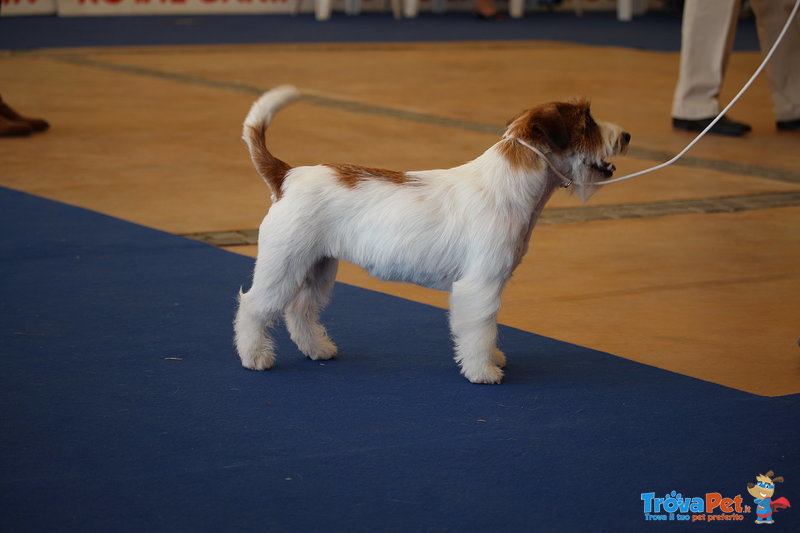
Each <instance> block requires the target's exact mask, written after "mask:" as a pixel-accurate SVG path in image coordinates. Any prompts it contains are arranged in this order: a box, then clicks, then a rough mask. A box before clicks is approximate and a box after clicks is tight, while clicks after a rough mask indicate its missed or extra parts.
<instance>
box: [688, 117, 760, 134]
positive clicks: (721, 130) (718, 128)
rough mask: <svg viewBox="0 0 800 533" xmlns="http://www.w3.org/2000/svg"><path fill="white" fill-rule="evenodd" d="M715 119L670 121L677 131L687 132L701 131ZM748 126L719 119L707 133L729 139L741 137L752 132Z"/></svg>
mask: <svg viewBox="0 0 800 533" xmlns="http://www.w3.org/2000/svg"><path fill="white" fill-rule="evenodd" d="M715 118H716V117H711V118H701V119H697V120H686V119H682V118H673V119H672V127H673V128H675V129H678V130H687V131H703V130H704V129H706V128H707V127H708V125H709V124H711V122H713V121H714V119H715ZM752 129H753V128H751V127H750V126H748V125H747V124H744V123H742V122H736V121H735V120H731V119H729V118H728V117H722V118H721V119H719V122H717V123H716V124H714V127H713V128H711V129H710V130H709V131H708V133H714V134H716V135H727V136H729V137H741V136H742V135H744V134H745V133H747V132H749V131H750V130H752Z"/></svg>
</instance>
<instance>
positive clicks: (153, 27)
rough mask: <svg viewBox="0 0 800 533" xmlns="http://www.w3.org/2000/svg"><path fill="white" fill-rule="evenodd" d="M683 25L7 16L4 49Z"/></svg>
mask: <svg viewBox="0 0 800 533" xmlns="http://www.w3.org/2000/svg"><path fill="white" fill-rule="evenodd" d="M680 39H681V20H680V18H679V17H671V16H667V15H664V14H659V13H653V14H648V15H645V16H642V17H636V18H635V19H634V20H633V21H631V22H620V21H618V20H617V19H616V14H615V13H611V12H599V13H591V12H590V13H586V15H585V16H584V17H581V18H578V17H576V16H575V15H574V14H572V13H529V14H528V15H527V16H526V17H525V18H523V19H518V20H513V19H512V20H505V21H502V22H498V23H491V22H490V23H487V22H485V21H481V20H477V19H475V18H474V17H472V15H470V14H469V13H446V14H439V15H437V14H422V15H421V16H420V17H419V18H416V19H405V20H395V19H393V18H392V16H391V15H389V14H386V13H364V14H362V15H359V16H357V17H348V16H344V15H342V14H335V15H334V17H333V18H332V19H331V20H329V21H326V22H317V21H316V20H314V18H313V17H312V16H311V15H299V16H290V15H224V16H219V15H194V16H164V17H162V16H133V17H6V18H0V49H7V50H28V49H35V48H59V47H82V46H141V45H184V44H248V43H343V42H345V43H350V42H355V43H369V42H442V41H515V40H522V41H545V40H551V41H565V42H572V43H580V44H589V45H603V46H622V47H628V48H641V49H645V50H659V51H678V50H679V49H680ZM734 46H735V49H736V50H758V49H759V48H758V38H757V36H756V30H755V24H754V22H753V21H752V20H745V21H742V22H741V23H740V24H739V29H738V30H737V33H736V41H735V45H734Z"/></svg>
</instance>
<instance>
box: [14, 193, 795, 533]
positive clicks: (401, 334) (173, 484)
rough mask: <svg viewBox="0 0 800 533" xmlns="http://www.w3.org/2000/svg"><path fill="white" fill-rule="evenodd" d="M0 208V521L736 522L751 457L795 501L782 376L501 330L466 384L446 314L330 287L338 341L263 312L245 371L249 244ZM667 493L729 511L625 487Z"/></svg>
mask: <svg viewBox="0 0 800 533" xmlns="http://www.w3.org/2000/svg"><path fill="white" fill-rule="evenodd" d="M0 224H1V225H0V227H2V228H3V231H2V233H0V280H2V306H1V307H0V354H1V355H0V402H2V403H1V405H2V415H1V416H0V468H2V473H3V474H2V477H1V478H0V531H9V532H11V531H13V532H21V531H80V532H86V531H114V532H125V531H131V532H138V533H141V532H144V531H146V532H159V531H164V532H182V531H191V532H196V531H214V532H219V531H270V532H281V531H291V532H295V531H296V532H309V531H326V532H347V533H350V532H361V531H363V532H375V531H397V532H409V531H459V532H472V531H475V532H478V531H492V532H494V531H513V532H517V531H519V532H528V531H538V530H541V531H548V532H549V531H609V532H627V531H654V530H656V529H658V530H659V531H684V530H685V531H696V530H698V529H711V530H715V531H734V530H737V531H738V530H742V531H745V530H750V529H752V528H753V527H756V526H755V525H754V524H753V521H754V519H755V516H754V513H753V511H752V509H751V508H750V509H748V508H747V507H744V506H745V505H746V506H752V505H753V501H752V498H751V497H750V496H749V495H748V494H747V491H746V488H745V487H746V484H747V483H748V482H752V481H755V479H754V477H755V475H756V474H759V473H765V472H766V471H767V470H774V471H775V472H776V474H777V475H782V476H784V477H785V480H786V481H785V483H784V484H782V485H781V484H779V485H778V489H777V491H776V494H775V497H781V496H783V497H786V498H788V499H789V500H790V501H792V502H794V503H797V502H800V461H798V450H800V436H799V435H798V427H800V411H798V407H799V406H800V395H792V396H784V397H779V398H767V397H761V396H756V395H752V394H748V393H745V392H741V391H737V390H733V389H729V388H725V387H722V386H719V385H715V384H712V383H707V382H704V381H700V380H697V379H693V378H689V377H686V376H682V375H678V374H674V373H671V372H667V371H663V370H659V369H656V368H653V367H649V366H646V365H642V364H638V363H635V362H631V361H628V360H625V359H622V358H619V357H615V356H613V355H610V354H606V353H602V352H598V351H594V350H590V349H587V348H582V347H579V346H575V345H571V344H567V343H563V342H559V341H556V340H553V339H549V338H546V337H541V336H537V335H534V334H531V333H526V332H523V331H519V330H515V329H512V328H506V327H501V328H500V336H501V347H502V348H503V349H504V350H505V351H506V353H507V354H508V357H509V366H508V368H507V373H506V375H507V377H506V379H505V382H504V384H503V385H500V386H479V385H472V384H470V383H468V382H467V381H466V380H464V379H463V378H462V377H461V376H460V375H459V374H458V371H457V368H456V366H455V363H454V362H453V361H452V354H451V343H450V340H449V338H448V333H447V319H446V313H445V311H443V310H440V309H436V308H432V307H428V306H425V305H421V304H417V303H413V302H409V301H406V300H402V299H399V298H394V297H391V296H387V295H384V294H380V293H375V292H372V291H367V290H363V289H359V288H355V287H351V286H347V285H337V286H336V288H335V294H334V297H333V300H332V303H331V305H330V306H329V308H328V309H327V310H326V312H325V316H324V322H325V323H326V325H327V326H328V329H329V331H330V332H331V335H332V337H333V338H334V340H336V341H337V343H338V345H339V348H340V357H339V359H338V360H336V361H330V362H325V363H320V362H312V361H309V360H306V359H304V358H303V357H302V356H301V355H300V354H299V353H298V352H297V350H296V349H295V348H294V346H293V345H292V344H291V342H290V341H289V339H288V338H287V335H286V333H285V331H284V330H283V328H282V327H280V328H278V329H277V340H278V344H279V347H280V353H281V357H280V358H279V359H278V362H277V365H276V367H275V369H274V370H271V371H268V372H251V371H248V370H245V369H243V368H241V366H240V365H239V362H238V359H237V357H236V355H235V352H234V349H233V347H232V344H231V321H232V318H233V314H234V308H235V295H236V293H237V291H238V289H239V286H240V285H241V284H244V285H247V284H248V280H249V277H250V274H251V269H252V260H251V259H249V258H246V257H241V256H237V255H234V254H231V253H228V252H225V251H221V250H218V249H215V248H212V247H210V246H207V245H205V244H202V243H198V242H195V241H190V240H186V239H183V238H180V237H176V236H172V235H169V234H165V233H162V232H159V231H155V230H152V229H148V228H144V227H141V226H137V225H134V224H131V223H128V222H124V221H121V220H118V219H114V218H111V217H107V216H104V215H100V214H98V213H94V212H91V211H87V210H83V209H79V208H75V207H72V206H68V205H65V204H61V203H57V202H52V201H49V200H45V199H42V198H38V197H35V196H31V195H28V194H24V193H20V192H16V191H12V190H9V189H2V188H0ZM619 330H620V333H621V334H624V333H625V331H624V330H625V328H624V326H619ZM629 334H631V335H635V334H636V332H629ZM671 491H677V492H678V493H681V494H682V495H683V496H684V497H686V498H690V497H691V498H695V497H697V498H703V499H705V498H706V495H708V494H711V495H714V494H716V493H718V494H720V495H721V496H722V497H725V498H735V497H736V496H737V495H741V496H742V498H743V500H742V509H741V512H736V511H735V510H733V511H732V512H730V513H723V512H721V511H720V509H719V508H715V509H710V510H705V509H704V511H703V512H692V513H681V512H680V511H678V512H676V513H674V514H673V515H669V514H668V513H666V512H664V511H663V509H661V511H660V512H655V510H654V509H653V510H651V512H650V513H649V514H650V515H651V517H653V516H655V517H661V518H663V519H664V520H667V521H670V523H669V524H665V525H662V526H661V527H660V528H659V527H657V526H654V525H653V524H650V523H649V521H650V520H648V519H647V516H646V514H645V507H644V501H643V500H642V498H643V496H642V495H643V494H645V495H646V494H648V493H654V494H655V496H657V497H664V495H666V494H667V493H671ZM644 498H648V497H647V496H644ZM679 515H680V516H684V515H685V516H687V517H689V519H691V517H692V516H702V517H703V518H702V520H701V521H697V522H694V523H687V522H684V521H680V520H679ZM711 517H713V518H718V517H730V518H733V521H726V522H724V523H722V522H716V521H715V522H711V523H709V522H708V520H709V519H710V518H711ZM670 518H672V520H670ZM775 519H776V523H777V525H778V526H781V527H780V528H779V529H781V530H791V529H793V530H794V531H797V530H798V529H797V528H798V525H800V509H797V508H796V507H795V508H793V509H788V510H784V511H781V512H779V513H777V514H776V516H775ZM698 520H699V519H698Z"/></svg>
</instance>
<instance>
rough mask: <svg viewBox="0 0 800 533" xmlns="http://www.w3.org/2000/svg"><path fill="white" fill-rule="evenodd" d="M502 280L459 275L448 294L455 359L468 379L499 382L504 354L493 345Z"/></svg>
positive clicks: (494, 343)
mask: <svg viewBox="0 0 800 533" xmlns="http://www.w3.org/2000/svg"><path fill="white" fill-rule="evenodd" d="M502 290H503V283H498V282H488V281H484V280H470V279H463V280H459V281H457V282H455V283H453V289H452V293H451V294H450V329H451V331H452V333H453V340H454V341H455V351H456V357H455V359H456V362H457V363H458V364H459V366H460V367H461V373H462V374H463V375H464V377H466V378H467V379H468V380H470V381H471V382H472V383H500V380H501V379H503V371H502V370H501V369H500V367H501V366H504V365H505V356H504V355H503V353H502V352H501V351H500V350H498V349H497V347H496V343H497V322H496V318H497V311H498V310H499V309H500V294H501V292H502Z"/></svg>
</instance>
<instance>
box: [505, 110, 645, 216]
mask: <svg viewBox="0 0 800 533" xmlns="http://www.w3.org/2000/svg"><path fill="white" fill-rule="evenodd" d="M507 126H508V129H507V130H506V136H507V137H511V138H518V139H522V140H523V141H525V142H527V143H529V144H531V145H533V146H535V147H536V148H538V149H539V150H541V151H542V153H544V154H545V155H546V156H547V157H548V159H550V161H551V162H552V163H553V164H555V165H556V166H557V167H558V168H559V169H560V170H561V172H563V173H564V174H565V175H566V176H567V177H568V178H570V179H571V180H572V181H573V183H574V185H575V189H576V191H577V192H578V194H579V195H580V197H581V199H583V200H584V201H585V200H587V199H588V198H589V197H590V196H591V195H592V194H593V193H594V191H595V189H596V188H597V186H596V183H597V182H600V181H602V180H605V179H609V178H610V177H611V176H612V175H613V174H614V171H615V170H616V167H615V166H614V165H613V164H611V163H609V162H608V161H607V160H608V158H611V157H614V156H615V155H619V154H622V153H624V152H625V151H626V150H627V148H628V144H629V143H630V140H631V136H630V134H629V133H627V132H625V131H623V129H622V128H621V127H619V126H617V125H615V124H611V123H608V122H596V121H595V120H594V118H592V115H591V113H590V111H589V102H588V100H585V99H574V100H570V101H569V102H553V103H549V104H543V105H540V106H537V107H534V108H533V109H528V110H526V111H523V112H522V113H520V114H518V115H517V116H515V117H514V118H512V119H511V120H510V121H509V122H508V124H507Z"/></svg>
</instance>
